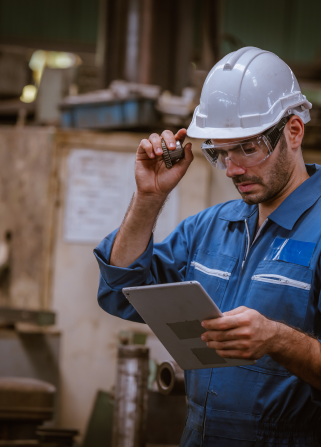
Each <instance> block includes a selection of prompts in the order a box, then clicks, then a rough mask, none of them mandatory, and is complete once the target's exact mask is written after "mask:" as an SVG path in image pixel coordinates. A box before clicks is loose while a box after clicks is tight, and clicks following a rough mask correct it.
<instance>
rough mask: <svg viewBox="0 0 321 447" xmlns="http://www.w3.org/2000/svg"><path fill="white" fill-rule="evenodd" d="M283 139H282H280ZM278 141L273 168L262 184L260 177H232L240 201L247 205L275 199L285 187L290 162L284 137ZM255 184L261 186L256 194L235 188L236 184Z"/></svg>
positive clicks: (289, 174)
mask: <svg viewBox="0 0 321 447" xmlns="http://www.w3.org/2000/svg"><path fill="white" fill-rule="evenodd" d="M282 137H283V138H282ZM282 137H281V140H280V150H279V154H277V158H276V161H275V164H274V166H271V167H270V168H269V169H270V173H269V175H268V176H267V177H266V178H265V180H264V182H263V180H262V178H261V177H256V176H247V175H239V176H237V177H233V183H234V185H235V187H236V189H237V190H238V192H239V193H240V194H241V196H242V199H243V200H244V202H245V203H247V204H248V205H254V204H258V203H263V202H268V201H269V200H272V199H273V198H275V197H276V196H277V195H278V194H279V193H280V191H282V190H283V189H284V188H285V186H286V185H287V183H288V181H289V179H290V176H291V169H289V168H290V160H289V159H288V151H287V144H286V140H285V137H284V136H283V135H282ZM245 182H246V183H257V184H259V185H262V186H263V191H262V192H260V193H258V194H256V195H255V194H253V193H250V192H249V193H246V192H245V193H242V192H240V190H239V189H238V187H237V186H236V183H245Z"/></svg>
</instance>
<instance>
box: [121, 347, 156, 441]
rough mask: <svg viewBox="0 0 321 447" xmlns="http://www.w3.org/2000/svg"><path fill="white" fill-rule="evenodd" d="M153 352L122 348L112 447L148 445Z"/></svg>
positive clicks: (142, 348)
mask: <svg viewBox="0 0 321 447" xmlns="http://www.w3.org/2000/svg"><path fill="white" fill-rule="evenodd" d="M148 360H149V349H148V348H146V347H144V346H137V345H127V346H124V345H120V346H119V348H118V365H117V383H116V391H115V409H114V420H113V437H112V447H142V446H144V445H145V433H146V415H147V396H148V394H147V380H148V372H149V371H148Z"/></svg>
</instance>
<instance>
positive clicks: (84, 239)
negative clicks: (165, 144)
mask: <svg viewBox="0 0 321 447" xmlns="http://www.w3.org/2000/svg"><path fill="white" fill-rule="evenodd" d="M134 164H135V154H132V153H119V152H110V151H108V152H107V151H97V150H91V149H73V150H72V151H70V154H69V156H68V159H67V191H66V202H65V203H66V205H65V215H64V240H65V241H66V242H70V243H97V242H99V241H100V240H102V239H103V238H104V237H105V236H107V235H108V234H109V233H111V232H112V231H113V230H115V229H116V228H118V227H119V225H120V224H121V222H122V220H123V218H124V215H125V213H126V210H127V208H128V205H129V203H130V200H131V197H132V195H133V193H134V191H135V189H136V184H135V177H134ZM178 208H179V195H178V191H177V189H176V190H174V191H173V192H172V194H171V196H170V198H169V200H168V201H167V203H166V205H165V208H164V209H163V212H162V214H161V215H160V216H159V219H158V222H157V227H156V231H155V235H154V239H155V241H156V242H161V241H162V240H163V239H164V238H165V237H166V236H167V235H168V234H169V233H170V232H171V231H172V230H174V228H175V227H176V225H177V224H178Z"/></svg>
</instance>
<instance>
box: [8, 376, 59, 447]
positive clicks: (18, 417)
mask: <svg viewBox="0 0 321 447" xmlns="http://www.w3.org/2000/svg"><path fill="white" fill-rule="evenodd" d="M55 394H56V389H55V387H54V386H53V385H51V384H49V383H47V382H43V381H41V380H35V379H25V378H18V377H1V378H0V442H4V441H14V440H33V439H36V427H37V426H38V425H41V424H42V423H43V422H44V421H46V420H49V419H51V418H52V416H53V408H54V399H55ZM0 445H1V444H0Z"/></svg>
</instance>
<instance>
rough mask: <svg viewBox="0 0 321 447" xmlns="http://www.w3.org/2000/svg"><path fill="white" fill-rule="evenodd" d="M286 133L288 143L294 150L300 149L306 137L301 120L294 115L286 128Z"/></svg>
mask: <svg viewBox="0 0 321 447" xmlns="http://www.w3.org/2000/svg"><path fill="white" fill-rule="evenodd" d="M284 133H285V137H286V140H287V143H288V145H289V146H290V147H291V148H292V149H297V148H298V147H300V146H301V143H302V140H303V137H304V124H303V121H302V120H301V118H300V117H298V116H297V115H293V116H292V117H291V118H290V119H289V121H288V123H287V125H286V126H285V129H284Z"/></svg>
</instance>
